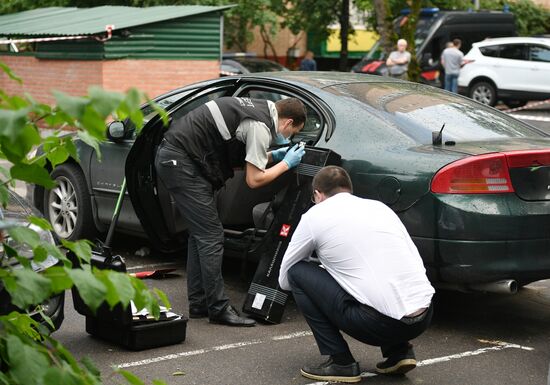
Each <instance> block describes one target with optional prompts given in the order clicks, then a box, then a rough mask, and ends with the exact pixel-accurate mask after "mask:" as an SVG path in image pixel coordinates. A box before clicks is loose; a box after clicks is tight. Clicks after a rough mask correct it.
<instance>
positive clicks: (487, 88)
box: [468, 81, 497, 107]
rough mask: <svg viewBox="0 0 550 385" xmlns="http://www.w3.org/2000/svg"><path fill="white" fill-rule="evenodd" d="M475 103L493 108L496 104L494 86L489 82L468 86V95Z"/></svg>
mask: <svg viewBox="0 0 550 385" xmlns="http://www.w3.org/2000/svg"><path fill="white" fill-rule="evenodd" d="M468 96H469V97H470V98H472V99H474V100H475V101H476V102H480V103H483V104H487V105H489V106H491V107H493V106H494V105H495V104H496V102H497V92H496V89H495V86H494V85H493V84H491V83H489V82H485V81H481V82H477V83H474V84H473V85H472V86H470V92H469V95H468Z"/></svg>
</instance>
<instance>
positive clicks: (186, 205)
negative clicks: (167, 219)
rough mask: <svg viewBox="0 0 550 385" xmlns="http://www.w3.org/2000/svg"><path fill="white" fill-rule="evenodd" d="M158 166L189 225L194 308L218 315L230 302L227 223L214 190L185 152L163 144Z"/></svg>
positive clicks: (189, 279)
mask: <svg viewBox="0 0 550 385" xmlns="http://www.w3.org/2000/svg"><path fill="white" fill-rule="evenodd" d="M155 168H156V170H157V173H158V175H159V177H160V179H161V180H162V182H163V183H164V185H165V186H166V188H167V189H168V190H169V191H170V194H171V195H172V197H173V198H174V200H175V201H176V205H177V207H178V209H179V211H180V213H181V214H182V216H183V217H184V218H185V220H186V221H187V224H188V226H189V228H188V232H189V241H188V246H187V297H188V300H189V306H190V307H208V313H209V315H210V316H216V315H218V314H219V313H220V312H221V311H223V310H224V309H225V308H226V307H227V305H228V304H229V298H228V297H227V295H226V294H225V291H224V282H223V277H222V260H223V241H224V235H223V226H222V224H221V222H220V218H219V215H218V209H217V205H216V199H215V195H214V190H213V188H212V185H211V184H210V182H208V181H207V180H206V179H205V178H204V177H203V176H202V175H201V173H200V172H199V169H198V167H197V166H196V165H195V163H194V162H193V161H192V160H191V159H190V158H189V155H187V153H185V151H183V150H181V149H179V148H177V147H174V146H172V145H170V144H168V143H167V142H166V141H163V142H162V143H161V146H160V147H159V150H158V153H157V157H156V161H155Z"/></svg>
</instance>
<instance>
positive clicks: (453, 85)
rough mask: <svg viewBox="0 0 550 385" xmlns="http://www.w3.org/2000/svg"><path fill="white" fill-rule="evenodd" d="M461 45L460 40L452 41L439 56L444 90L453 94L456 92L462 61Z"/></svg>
mask: <svg viewBox="0 0 550 385" xmlns="http://www.w3.org/2000/svg"><path fill="white" fill-rule="evenodd" d="M461 45H462V42H461V41H460V39H454V40H453V43H452V45H451V46H450V47H448V48H445V49H444V50H443V53H442V54H441V65H442V66H443V68H444V69H445V89H446V90H447V91H451V92H454V93H457V92H458V75H459V74H460V68H461V67H462V64H463V59H464V54H463V53H462V51H460V46H461Z"/></svg>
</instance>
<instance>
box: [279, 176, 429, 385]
mask: <svg viewBox="0 0 550 385" xmlns="http://www.w3.org/2000/svg"><path fill="white" fill-rule="evenodd" d="M351 193H352V184H351V179H350V177H349V175H348V173H347V172H346V171H345V170H344V169H343V168H341V167H336V166H328V167H324V168H323V169H322V170H321V171H319V173H318V174H317V175H316V176H315V178H314V179H313V197H312V199H313V200H314V202H315V206H314V207H312V208H311V209H310V210H309V211H308V212H307V213H305V214H304V215H303V216H302V219H301V220H300V223H299V225H298V226H297V227H296V230H295V232H294V234H293V236H292V240H291V242H290V244H289V246H288V249H287V251H286V253H285V255H284V257H283V261H282V264H281V270H280V275H279V284H280V285H281V287H282V288H283V289H285V290H291V291H292V293H293V295H294V298H295V300H296V303H297V304H298V307H299V309H300V311H301V312H302V314H303V315H304V317H305V318H306V321H307V322H308V324H309V327H310V328H311V330H312V332H313V336H314V337H315V340H316V342H317V345H318V347H319V350H320V352H321V355H327V356H329V358H328V360H327V361H326V362H324V363H322V364H320V365H318V366H305V367H303V368H302V370H301V374H302V375H303V376H304V377H307V378H311V379H314V380H322V381H339V382H358V381H360V380H361V377H360V370H359V364H358V363H357V361H356V360H355V358H354V357H353V355H352V354H351V352H350V350H349V347H348V344H347V343H346V341H345V340H344V338H343V337H342V334H341V333H340V331H343V332H344V333H346V334H348V335H349V336H351V337H353V338H355V339H357V340H359V341H361V342H363V343H365V344H368V345H373V346H380V347H381V349H382V355H383V357H384V358H386V360H385V361H382V362H380V363H378V364H377V365H376V370H377V372H378V373H384V374H402V373H406V372H408V371H409V370H412V369H414V368H415V367H416V359H415V355H414V351H413V347H412V345H411V344H410V343H409V341H410V340H412V339H413V338H415V337H417V336H419V335H420V334H421V333H422V332H424V330H426V329H427V327H428V325H429V324H430V321H431V318H432V312H433V310H432V305H431V300H432V296H433V294H434V289H433V287H432V286H431V285H430V282H429V281H428V278H427V277H426V271H425V269H424V265H423V264H422V259H421V258H420V255H419V253H418V250H417V249H416V246H415V245H414V244H413V242H412V240H411V238H410V236H409V234H408V233H407V230H406V229H405V227H404V226H403V224H402V223H401V221H400V220H399V218H398V217H397V215H396V214H395V213H394V212H393V211H392V210H391V209H390V208H388V207H387V206H385V205H384V204H383V203H381V202H378V201H374V200H369V199H362V198H358V197H356V196H354V195H352V194H351ZM313 252H315V254H316V255H317V257H318V259H319V262H320V263H321V266H320V265H319V263H318V262H317V263H313V262H309V261H308V260H309V259H310V256H311V254H312V253H313Z"/></svg>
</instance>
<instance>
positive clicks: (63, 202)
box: [44, 163, 97, 241]
mask: <svg viewBox="0 0 550 385" xmlns="http://www.w3.org/2000/svg"><path fill="white" fill-rule="evenodd" d="M51 177H52V179H53V180H54V181H55V182H56V184H57V186H56V187H54V188H52V189H51V190H45V191H44V215H45V217H46V219H48V220H49V221H50V223H51V224H52V226H53V229H54V232H55V234H56V235H57V236H58V237H59V238H60V239H66V240H69V241H75V240H78V239H84V238H85V239H92V240H93V238H94V236H95V234H96V233H97V230H96V228H95V224H94V218H93V215H92V204H91V202H90V195H89V194H88V187H87V184H86V178H85V177H84V174H83V173H82V171H81V170H80V168H79V167H78V166H77V165H75V164H72V163H65V164H62V165H60V166H58V167H56V168H55V169H54V170H53V171H52V173H51Z"/></svg>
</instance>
